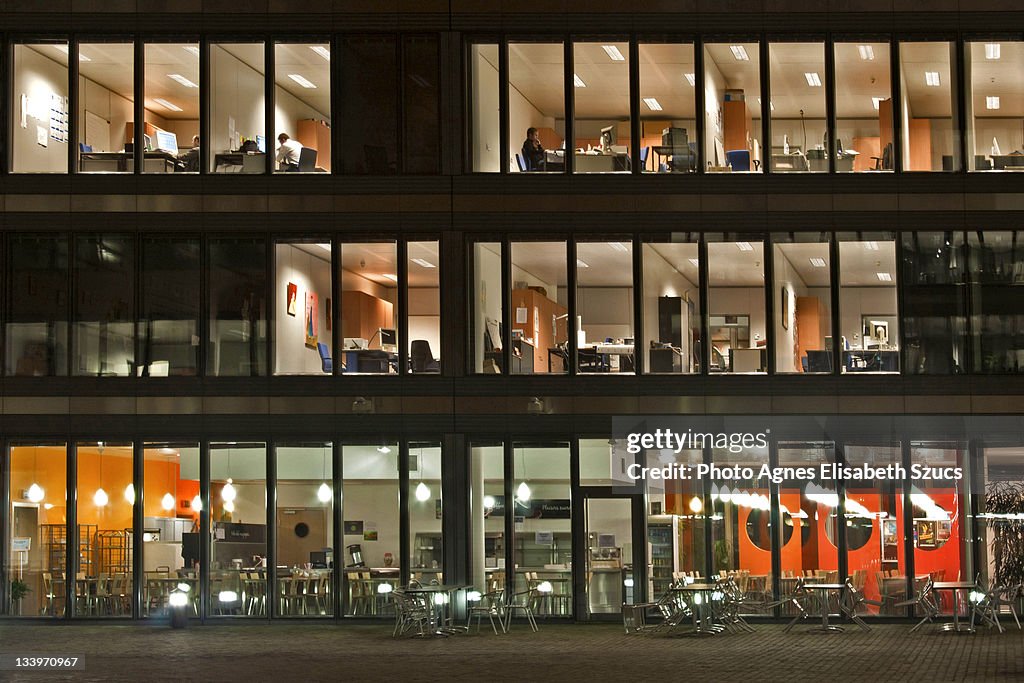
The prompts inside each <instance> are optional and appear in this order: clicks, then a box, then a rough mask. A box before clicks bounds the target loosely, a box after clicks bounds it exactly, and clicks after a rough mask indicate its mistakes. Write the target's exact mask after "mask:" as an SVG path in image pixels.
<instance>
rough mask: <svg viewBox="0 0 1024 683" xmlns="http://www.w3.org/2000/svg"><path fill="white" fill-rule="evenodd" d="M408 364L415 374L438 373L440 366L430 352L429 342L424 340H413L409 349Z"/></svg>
mask: <svg viewBox="0 0 1024 683" xmlns="http://www.w3.org/2000/svg"><path fill="white" fill-rule="evenodd" d="M409 362H410V363H411V364H412V371H413V372H415V373H421V372H423V373H435V374H436V373H439V372H441V364H440V363H438V362H437V361H436V360H435V359H434V354H433V353H432V352H431V350H430V342H428V341H427V340H426V339H413V340H412V344H411V345H410V348H409Z"/></svg>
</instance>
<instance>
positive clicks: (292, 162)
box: [277, 133, 302, 171]
mask: <svg viewBox="0 0 1024 683" xmlns="http://www.w3.org/2000/svg"><path fill="white" fill-rule="evenodd" d="M277 141H278V142H279V143H280V147H278V148H277V169H278V170H279V171H298V170H299V150H300V149H302V143H301V142H299V141H298V140H292V139H291V138H290V137H288V134H287V133H281V134H280V135H278V136H277Z"/></svg>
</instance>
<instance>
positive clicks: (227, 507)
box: [224, 500, 235, 512]
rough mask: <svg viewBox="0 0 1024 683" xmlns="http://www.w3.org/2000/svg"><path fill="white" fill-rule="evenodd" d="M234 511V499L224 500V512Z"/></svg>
mask: <svg viewBox="0 0 1024 683" xmlns="http://www.w3.org/2000/svg"><path fill="white" fill-rule="evenodd" d="M234 511H235V503H234V501H231V500H225V501H224V512H234Z"/></svg>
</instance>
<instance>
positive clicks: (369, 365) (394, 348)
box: [341, 328, 398, 375]
mask: <svg viewBox="0 0 1024 683" xmlns="http://www.w3.org/2000/svg"><path fill="white" fill-rule="evenodd" d="M378 336H379V337H380V348H376V349H371V348H370V343H371V342H373V341H374V339H376V338H377V337H378ZM341 371H342V372H343V373H346V374H348V373H357V372H359V373H370V374H379V375H388V374H397V373H398V334H397V332H396V331H395V330H393V329H387V328H380V329H378V330H377V332H375V333H374V335H373V338H371V339H362V338H358V337H345V338H344V339H343V341H342V348H341Z"/></svg>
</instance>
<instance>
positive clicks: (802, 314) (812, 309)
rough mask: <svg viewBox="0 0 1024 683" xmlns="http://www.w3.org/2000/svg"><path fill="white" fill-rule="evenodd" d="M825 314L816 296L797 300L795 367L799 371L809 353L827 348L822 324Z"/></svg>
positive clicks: (802, 297) (799, 297)
mask: <svg viewBox="0 0 1024 683" xmlns="http://www.w3.org/2000/svg"><path fill="white" fill-rule="evenodd" d="M824 317H825V314H824V312H823V311H822V305H821V300H820V299H819V298H818V297H816V296H798V297H797V298H796V335H795V336H796V358H795V359H794V361H795V362H794V366H795V367H796V368H797V370H798V371H800V369H801V368H802V364H801V361H800V359H801V358H803V357H804V356H806V355H807V352H808V351H821V350H822V349H824V348H825V338H824V337H825V335H824V334H822V323H827V321H825V320H824Z"/></svg>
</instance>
